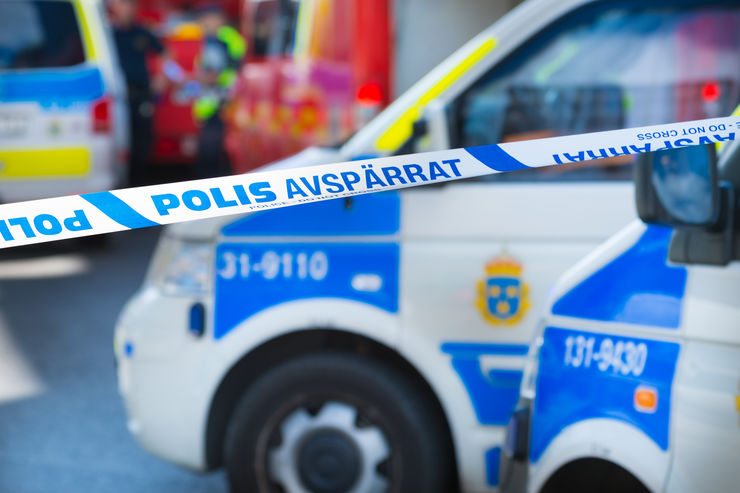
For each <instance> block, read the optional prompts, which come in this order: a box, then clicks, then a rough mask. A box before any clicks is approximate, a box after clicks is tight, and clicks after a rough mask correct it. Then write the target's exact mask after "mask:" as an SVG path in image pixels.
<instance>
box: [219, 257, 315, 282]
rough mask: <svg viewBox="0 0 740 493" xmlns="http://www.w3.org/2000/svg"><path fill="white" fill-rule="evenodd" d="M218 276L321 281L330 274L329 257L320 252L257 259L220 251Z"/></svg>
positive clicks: (223, 277) (267, 279) (224, 277)
mask: <svg viewBox="0 0 740 493" xmlns="http://www.w3.org/2000/svg"><path fill="white" fill-rule="evenodd" d="M219 260H220V262H219V263H220V265H219V269H218V275H219V277H220V278H221V279H225V280H227V281H228V280H231V279H247V278H248V277H249V276H250V275H254V276H260V277H261V278H263V279H265V280H266V281H272V280H275V279H278V278H282V279H298V280H305V279H310V280H314V281H323V280H324V278H326V275H327V274H328V273H329V258H328V257H327V255H326V253H324V252H323V251H321V250H318V251H315V252H312V253H307V252H298V253H293V252H282V253H278V252H275V251H273V250H268V251H266V252H264V253H263V254H262V255H261V256H260V257H259V258H256V259H255V258H251V257H250V255H249V254H248V253H235V252H232V251H230V250H226V251H223V252H221V255H220V258H219Z"/></svg>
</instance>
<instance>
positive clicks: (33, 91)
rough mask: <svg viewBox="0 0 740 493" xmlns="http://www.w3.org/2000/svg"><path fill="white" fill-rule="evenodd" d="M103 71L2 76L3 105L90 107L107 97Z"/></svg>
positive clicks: (52, 71)
mask: <svg viewBox="0 0 740 493" xmlns="http://www.w3.org/2000/svg"><path fill="white" fill-rule="evenodd" d="M103 93H104V85H103V77H102V75H101V74H100V69H98V68H97V67H84V66H83V67H81V68H73V69H52V70H38V71H36V70H34V71H28V72H8V73H2V74H0V102H3V103H7V102H37V103H39V104H41V105H42V106H51V105H54V104H56V105H60V106H65V105H70V104H73V103H86V102H90V101H94V100H96V99H99V98H101V97H102V96H103Z"/></svg>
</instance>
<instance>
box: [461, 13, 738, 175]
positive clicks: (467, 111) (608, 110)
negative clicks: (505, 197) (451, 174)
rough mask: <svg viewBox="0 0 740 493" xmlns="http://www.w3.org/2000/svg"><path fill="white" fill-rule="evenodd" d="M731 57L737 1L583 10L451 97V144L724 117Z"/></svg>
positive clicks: (733, 88)
mask: <svg viewBox="0 0 740 493" xmlns="http://www.w3.org/2000/svg"><path fill="white" fill-rule="evenodd" d="M682 3H683V4H685V6H684V7H676V5H681V4H682ZM651 4H652V5H651ZM738 53H740V6H739V5H737V4H734V5H732V4H730V3H729V2H702V4H699V2H676V1H673V2H670V3H669V2H665V1H660V2H656V1H653V2H649V1H641V2H619V3H611V4H606V5H605V4H603V3H602V4H599V5H597V6H593V7H588V8H585V9H582V10H580V11H578V12H576V13H574V14H572V15H570V16H568V17H566V18H565V19H563V20H562V21H559V22H557V23H556V24H554V25H553V26H552V27H550V28H548V29H547V30H546V31H544V32H543V33H542V34H541V35H539V36H538V37H537V38H535V39H534V40H533V41H531V42H529V43H528V44H526V45H525V46H524V47H523V48H522V49H520V50H518V52H516V53H514V54H513V55H512V56H510V57H509V59H507V60H505V61H504V62H503V63H502V64H499V65H497V66H496V67H495V68H494V69H493V70H492V71H491V72H489V73H488V74H487V75H485V76H484V77H483V78H481V79H480V80H479V81H478V82H477V83H476V84H475V85H474V86H473V87H471V88H470V89H469V90H468V91H467V92H466V93H464V94H463V95H462V96H461V97H460V99H459V101H458V104H457V107H456V108H455V110H456V113H457V115H456V116H457V119H458V121H459V122H460V124H459V125H458V128H459V132H460V134H459V136H458V139H459V141H460V143H461V145H463V146H476V145H484V144H494V143H498V142H510V141H515V140H524V139H534V138H542V137H551V136H557V135H570V134H578V133H584V132H596V131H603V130H612V129H617V128H622V127H635V126H642V125H652V124H661V123H671V122H675V121H685V120H694V119H701V118H712V117H719V116H727V115H729V114H730V113H731V112H732V110H733V109H734V108H735V106H736V105H737V104H738V100H740V93H739V91H740V57H738ZM632 162H633V158H631V157H629V156H621V157H619V158H613V159H605V160H599V161H592V162H591V163H588V164H587V165H573V166H570V165H568V166H563V167H555V168H548V169H540V170H531V171H530V170H525V171H522V172H517V173H513V174H507V175H494V176H495V178H493V179H498V180H502V179H503V180H509V179H514V180H520V179H524V180H532V179H534V180H542V179H567V180H572V179H586V180H592V179H594V180H599V179H625V180H629V179H631V170H630V168H631V163H632ZM568 167H571V168H573V167H577V168H578V171H576V172H572V170H567V168H568ZM589 168H590V169H589ZM565 171H570V172H567V173H566V172H565Z"/></svg>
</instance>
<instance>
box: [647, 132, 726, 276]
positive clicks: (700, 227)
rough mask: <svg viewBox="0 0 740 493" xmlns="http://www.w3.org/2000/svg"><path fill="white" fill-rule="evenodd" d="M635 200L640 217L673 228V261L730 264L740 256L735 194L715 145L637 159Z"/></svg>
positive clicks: (670, 254)
mask: <svg viewBox="0 0 740 493" xmlns="http://www.w3.org/2000/svg"><path fill="white" fill-rule="evenodd" d="M635 199H636V202H637V213H638V215H639V216H640V219H642V220H643V221H644V222H646V223H651V224H660V225H663V226H670V227H672V228H673V229H674V232H673V236H672V237H671V243H670V247H669V250H668V258H669V260H671V261H673V262H679V263H686V264H706V265H726V264H727V263H729V262H730V261H731V260H734V259H735V258H736V257H737V254H736V250H737V249H736V248H735V243H736V242H735V232H734V230H735V227H734V225H735V218H734V211H735V195H734V190H733V187H732V185H731V184H729V183H727V182H720V180H719V173H718V166H717V154H716V149H715V146H714V145H713V144H712V145H705V146H692V147H681V148H677V149H667V150H663V151H656V152H651V153H647V154H641V155H640V156H638V158H637V161H636V164H635Z"/></svg>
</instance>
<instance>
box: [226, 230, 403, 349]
mask: <svg viewBox="0 0 740 493" xmlns="http://www.w3.org/2000/svg"><path fill="white" fill-rule="evenodd" d="M398 259H399V247H398V244H396V243H286V242H280V243H225V244H221V245H219V246H218V248H217V250H216V266H215V275H216V282H215V294H214V298H215V321H214V336H215V338H216V339H220V338H221V337H223V336H224V335H226V334H227V333H229V332H230V331H231V330H232V329H234V328H235V327H236V326H237V325H238V324H239V323H241V322H242V321H244V320H246V319H248V318H250V317H251V316H253V315H255V314H256V313H258V312H259V311H261V310H264V309H267V308H270V307H273V306H276V305H279V304H281V303H287V302H290V301H296V300H302V299H311V298H336V299H346V300H352V301H357V302H360V303H365V304H368V305H372V306H375V307H377V308H380V309H382V310H385V311H387V312H390V313H396V312H397V311H398Z"/></svg>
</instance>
